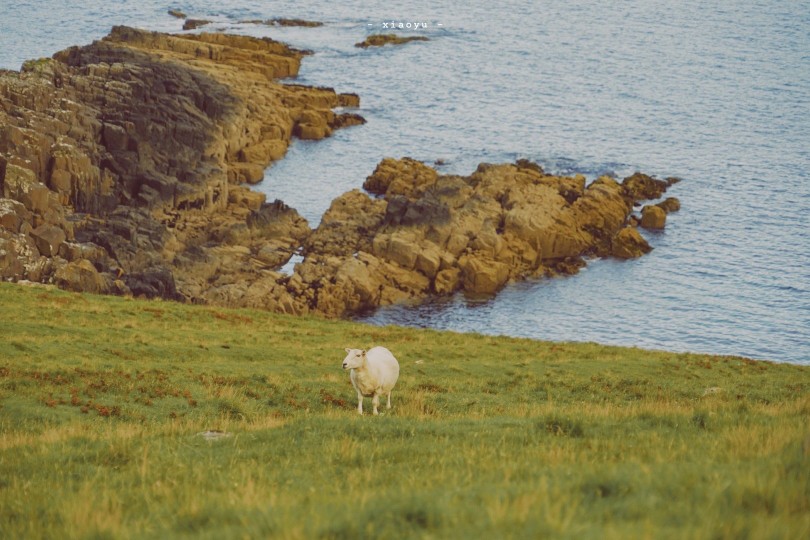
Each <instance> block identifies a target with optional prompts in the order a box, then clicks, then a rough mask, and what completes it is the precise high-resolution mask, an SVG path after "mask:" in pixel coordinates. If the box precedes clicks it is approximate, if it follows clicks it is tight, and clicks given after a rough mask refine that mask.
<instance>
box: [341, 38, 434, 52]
mask: <svg viewBox="0 0 810 540" xmlns="http://www.w3.org/2000/svg"><path fill="white" fill-rule="evenodd" d="M411 41H430V39H429V38H427V37H425V36H398V35H396V34H372V35H370V36H368V37H367V38H366V39H364V40H363V41H361V42H360V43H355V44H354V46H355V47H360V48H362V49H367V48H368V47H382V46H384V45H404V44H405V43H410V42H411Z"/></svg>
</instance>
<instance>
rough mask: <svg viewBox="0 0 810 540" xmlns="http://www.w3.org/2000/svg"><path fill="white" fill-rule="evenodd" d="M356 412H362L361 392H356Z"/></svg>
mask: <svg viewBox="0 0 810 540" xmlns="http://www.w3.org/2000/svg"><path fill="white" fill-rule="evenodd" d="M357 412H359V413H360V414H363V394H361V393H360V392H357Z"/></svg>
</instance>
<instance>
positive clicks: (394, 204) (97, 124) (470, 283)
mask: <svg viewBox="0 0 810 540" xmlns="http://www.w3.org/2000/svg"><path fill="white" fill-rule="evenodd" d="M304 54H305V53H304V52H302V51H297V50H294V49H291V48H289V47H287V46H286V45H283V44H281V43H277V42H275V41H272V40H268V39H255V38H248V37H240V36H227V35H221V34H201V35H193V36H192V35H183V36H175V35H166V34H158V33H152V32H144V31H140V30H133V29H131V28H125V27H117V28H115V29H113V31H112V32H111V34H110V35H109V36H108V37H107V38H105V39H103V40H101V41H99V42H96V43H93V44H92V45H89V46H85V47H74V48H71V49H68V50H65V51H62V52H60V53H57V54H56V55H55V56H54V58H53V59H49V60H40V61H34V62H28V63H27V64H26V65H25V66H24V69H23V70H22V71H21V72H20V73H16V72H5V73H2V74H0V195H1V196H2V198H0V277H2V278H5V279H12V280H23V279H27V280H31V281H38V282H50V283H55V284H57V285H59V286H60V287H63V288H66V289H72V290H77V291H88V292H97V293H115V294H133V295H138V296H147V297H162V298H168V299H178V300H185V301H191V302H199V303H214V304H220V305H229V306H248V307H261V308H266V309H272V310H275V311H281V312H286V313H296V314H302V313H320V314H324V315H327V316H342V315H346V314H351V313H356V312H359V311H362V310H367V309H370V308H374V307H377V306H381V305H386V304H391V303H394V302H402V301H418V300H420V299H424V298H426V297H428V296H432V295H449V294H453V293H454V292H456V291H459V290H461V291H465V292H467V293H470V294H493V293H495V292H497V291H498V290H499V289H500V288H502V287H503V286H504V285H505V284H506V283H508V282H509V281H513V280H520V279H526V278H531V277H534V276H550V275H555V274H572V273H576V272H577V271H578V270H579V269H580V268H581V267H582V266H584V264H585V260H584V258H585V257H587V256H602V257H604V256H615V257H619V258H634V257H638V256H641V255H642V254H644V253H647V252H648V251H649V250H650V249H651V248H650V246H649V245H648V244H647V242H646V241H645V240H644V238H643V237H642V236H641V235H640V234H639V232H638V230H637V229H636V228H635V226H634V225H635V224H637V222H638V220H637V219H636V218H635V217H633V216H632V215H631V213H632V209H633V206H634V205H637V204H638V203H639V201H642V200H648V199H655V198H659V197H661V196H662V194H663V193H664V192H665V191H666V189H667V187H668V186H669V185H670V184H671V183H672V182H673V181H674V180H673V181H662V180H656V179H654V178H651V177H649V176H647V175H644V174H641V173H637V174H634V175H633V176H631V177H629V178H627V179H625V180H624V181H623V182H622V183H618V182H617V181H615V180H614V179H612V178H609V177H602V178H599V179H597V180H596V181H595V182H593V183H591V184H590V185H587V186H586V182H585V178H584V177H583V176H574V177H561V176H554V175H549V174H546V173H545V172H544V171H543V170H542V168H541V167H539V166H538V165H536V164H534V163H531V162H529V161H525V160H521V161H519V162H517V163H515V164H502V165H489V164H481V165H480V166H479V167H478V169H477V170H476V171H475V172H473V173H472V174H471V175H469V176H457V175H442V174H439V173H438V172H437V171H436V170H435V169H433V168H431V167H428V166H426V165H424V164H423V163H421V162H418V161H415V160H412V159H409V158H404V159H399V160H395V159H384V160H383V161H381V162H380V164H379V165H378V166H377V168H376V170H375V171H374V173H373V174H372V175H371V176H369V177H368V178H367V179H366V182H365V184H364V186H363V187H364V188H365V189H366V190H367V192H368V193H371V194H372V196H370V195H368V194H367V193H365V192H362V191H360V190H353V191H350V192H348V193H345V194H343V195H341V196H340V197H338V198H337V199H335V200H334V201H333V202H332V205H331V206H330V208H329V210H328V211H327V212H326V213H325V215H324V216H323V219H322V221H321V224H320V226H319V227H318V228H317V229H316V230H315V231H312V230H310V228H309V226H308V224H307V222H306V221H305V220H304V219H303V218H301V217H300V216H299V215H298V213H297V212H296V211H295V210H294V209H291V208H289V207H287V206H286V205H285V204H284V203H283V202H281V201H275V202H273V203H267V202H266V201H265V197H264V195H262V194H260V193H256V192H254V191H251V190H250V189H249V188H247V187H244V186H242V185H241V184H244V183H254V182H258V181H260V180H261V179H262V178H263V171H264V168H265V167H266V166H267V165H268V164H269V163H271V162H272V161H274V160H278V159H281V158H282V157H283V156H284V154H285V152H286V149H287V146H288V144H289V143H290V140H291V138H292V137H299V138H302V139H321V138H323V137H327V136H329V135H330V134H331V133H332V131H333V130H334V129H338V128H341V127H345V126H351V125H355V124H359V123H363V122H364V120H363V119H362V117H360V116H359V115H357V114H353V113H340V114H339V113H336V112H334V111H333V109H334V108H337V107H357V106H358V105H359V98H358V97H357V96H356V95H354V94H337V93H335V92H334V91H333V90H331V89H328V88H311V87H306V86H301V85H291V84H286V85H281V84H279V83H278V82H276V80H275V79H278V78H281V77H289V76H294V75H295V74H296V73H297V72H298V68H299V65H300V61H301V58H302V57H303V55H304ZM678 207H679V203H677V199H667V200H666V201H664V202H663V203H661V204H659V205H657V206H647V207H645V208H646V209H645V210H644V211H643V212H642V217H641V225H643V226H648V225H649V226H651V227H654V226H656V225H657V224H659V222H660V220H659V221H655V222H650V220H651V219H652V218H651V217H648V218H645V216H647V215H653V214H655V215H658V214H659V213H665V212H670V211H676V210H677V209H678ZM650 208H652V209H653V210H650ZM658 217H660V216H658ZM661 226H663V225H662V224H661ZM299 251H300V252H301V253H302V254H303V255H304V259H303V261H302V262H301V263H299V264H297V265H296V266H295V269H294V272H293V273H292V274H291V275H283V274H281V273H280V272H279V268H280V267H281V266H282V265H283V264H284V263H285V262H286V261H288V259H289V258H290V257H291V256H292V254H293V253H296V252H299Z"/></svg>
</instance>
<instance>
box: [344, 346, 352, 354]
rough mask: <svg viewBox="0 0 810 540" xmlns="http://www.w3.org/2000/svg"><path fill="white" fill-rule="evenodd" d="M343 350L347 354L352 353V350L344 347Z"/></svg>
mask: <svg viewBox="0 0 810 540" xmlns="http://www.w3.org/2000/svg"><path fill="white" fill-rule="evenodd" d="M344 350H345V351H346V352H347V353H350V352H352V350H351V349H350V348H348V347H346V348H345V349H344Z"/></svg>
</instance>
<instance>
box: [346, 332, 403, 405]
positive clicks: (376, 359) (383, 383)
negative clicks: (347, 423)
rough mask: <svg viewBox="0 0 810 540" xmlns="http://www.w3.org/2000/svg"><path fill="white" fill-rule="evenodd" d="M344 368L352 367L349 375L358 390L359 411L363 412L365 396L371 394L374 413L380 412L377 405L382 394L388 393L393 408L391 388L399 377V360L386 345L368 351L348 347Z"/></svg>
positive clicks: (389, 403)
mask: <svg viewBox="0 0 810 540" xmlns="http://www.w3.org/2000/svg"><path fill="white" fill-rule="evenodd" d="M343 369H344V370H347V369H350V370H351V373H350V375H349V377H350V378H351V380H352V386H354V389H355V390H356V391H357V401H358V403H357V412H359V413H360V414H363V396H371V397H372V400H371V403H372V405H374V414H379V412H378V411H377V406H378V405H379V404H380V396H381V395H383V394H388V405H387V407H386V408H388V409H390V408H391V389H392V388H394V385H395V384H396V383H397V378H399V362H397V359H396V358H394V355H393V354H391V351H389V350H388V349H386V348H385V347H374V348H373V349H369V350H368V351H365V350H361V349H346V358H344V359H343Z"/></svg>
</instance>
